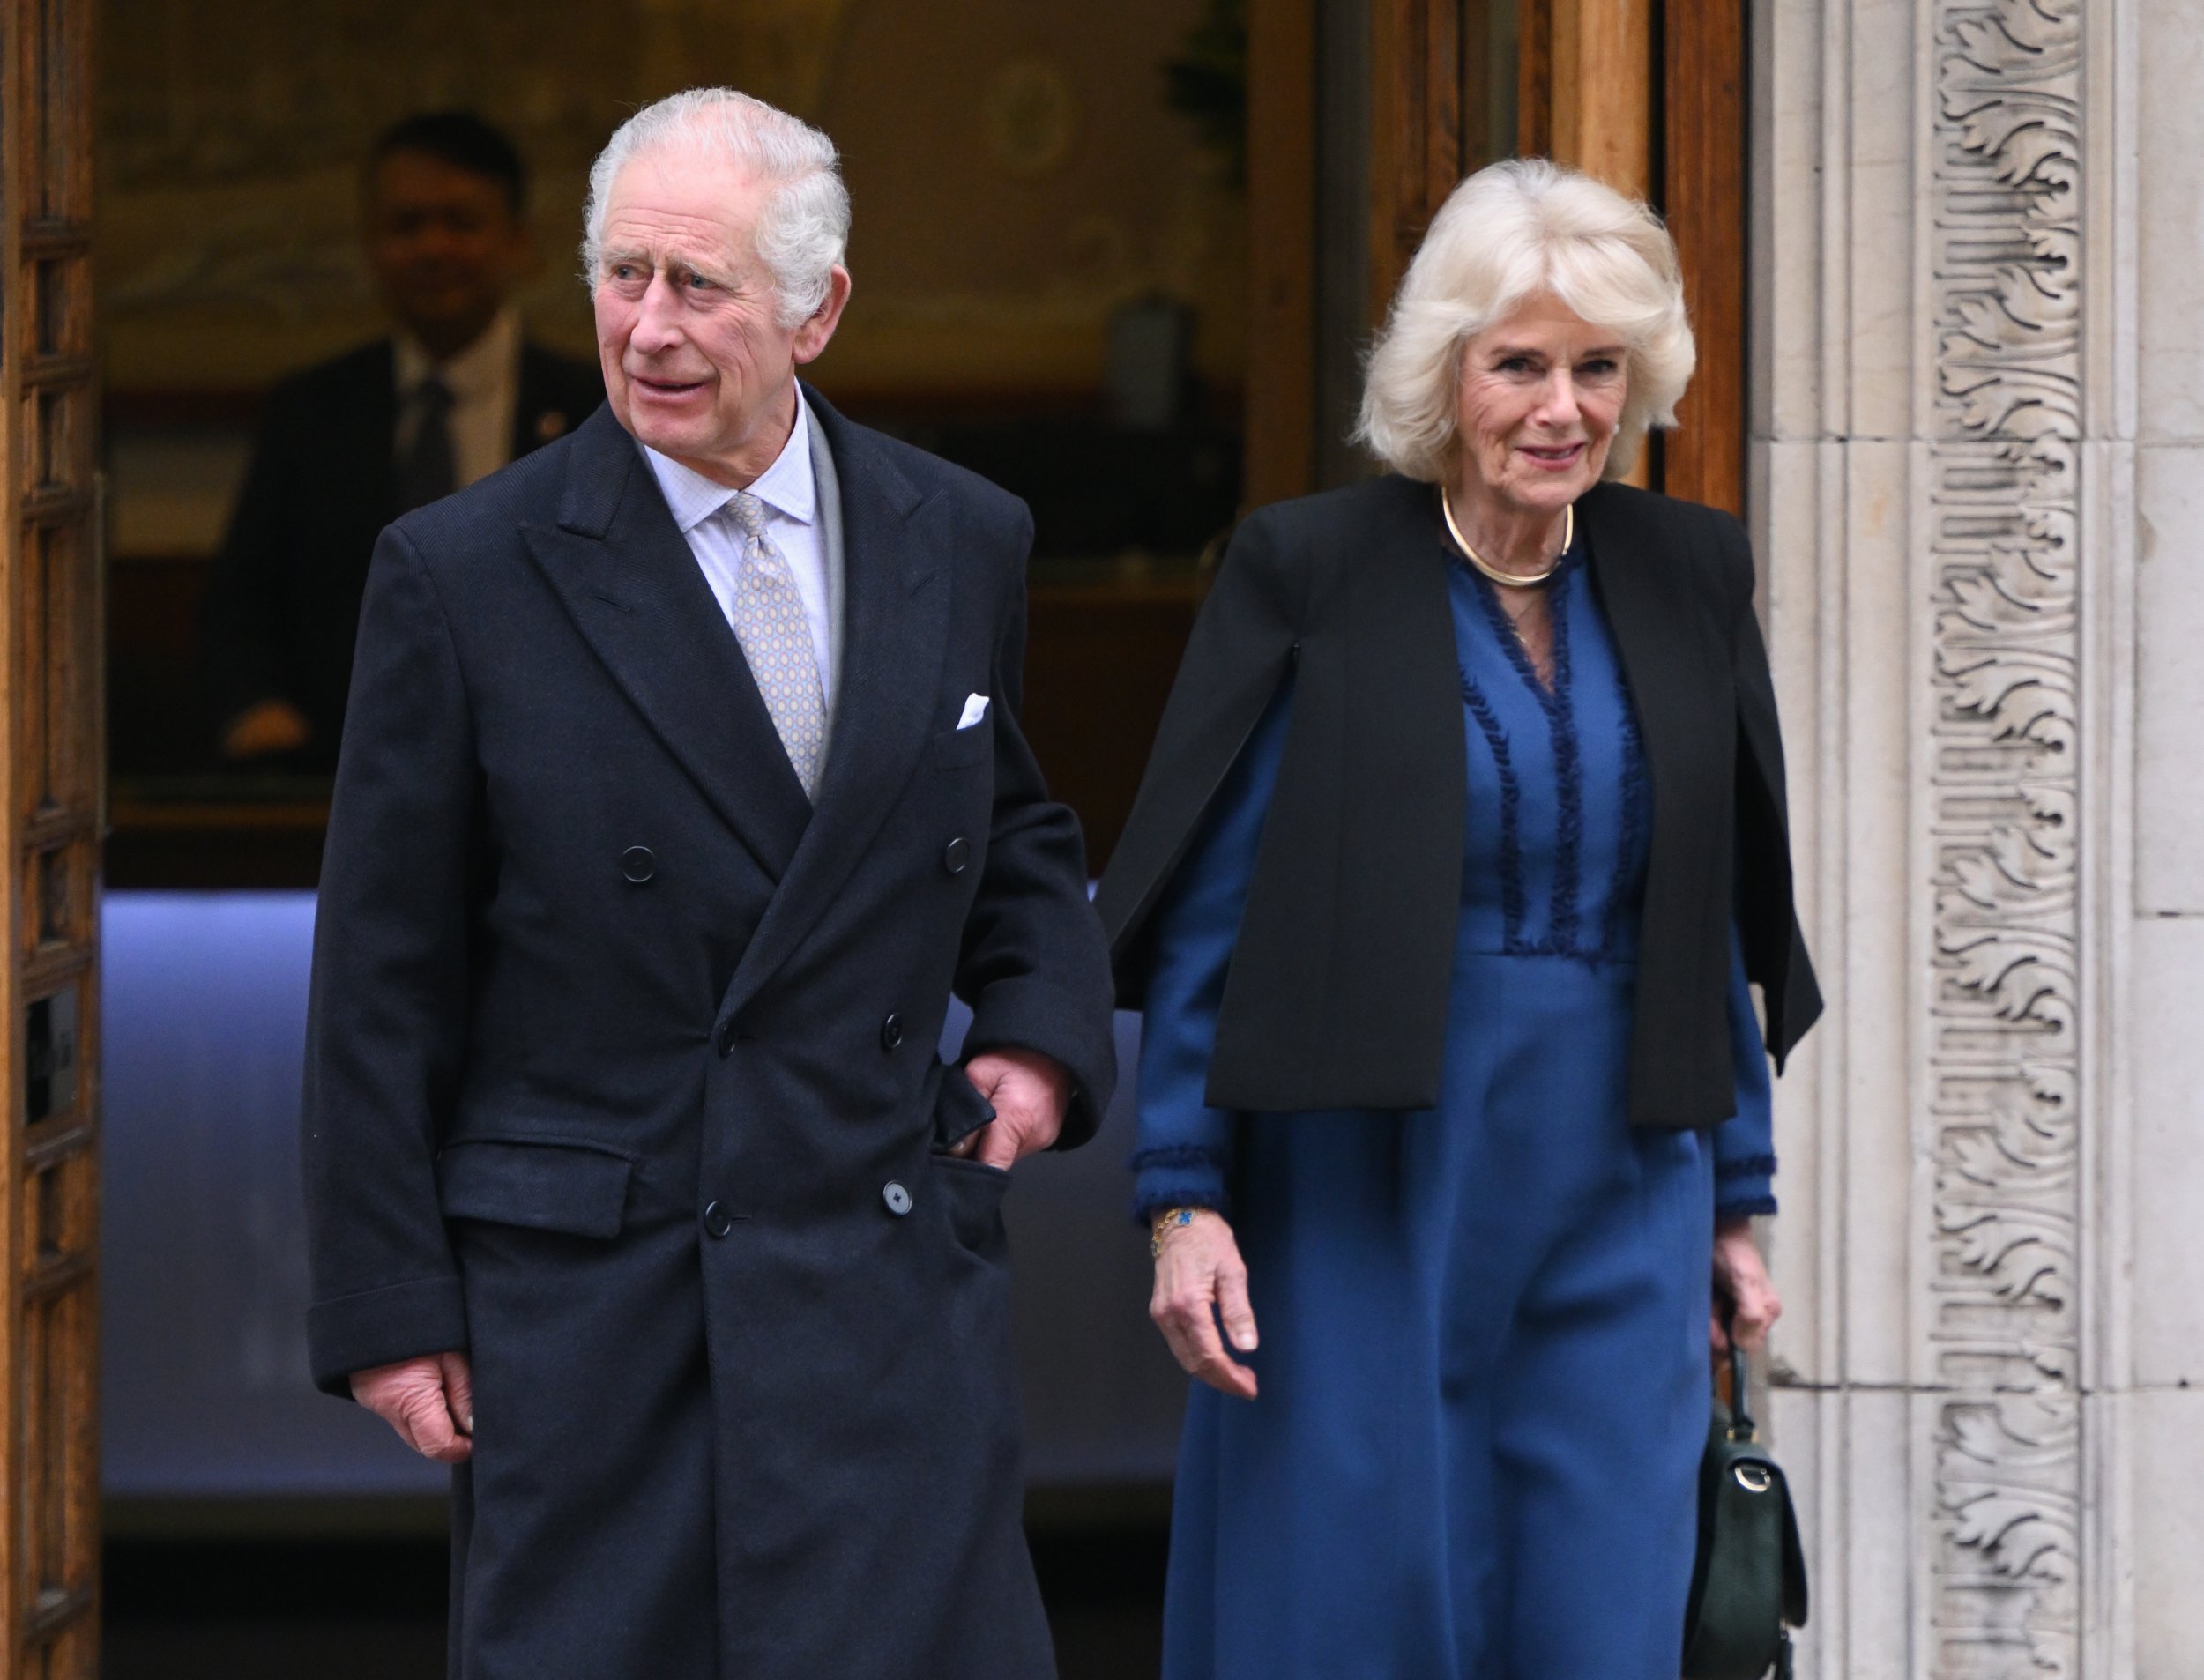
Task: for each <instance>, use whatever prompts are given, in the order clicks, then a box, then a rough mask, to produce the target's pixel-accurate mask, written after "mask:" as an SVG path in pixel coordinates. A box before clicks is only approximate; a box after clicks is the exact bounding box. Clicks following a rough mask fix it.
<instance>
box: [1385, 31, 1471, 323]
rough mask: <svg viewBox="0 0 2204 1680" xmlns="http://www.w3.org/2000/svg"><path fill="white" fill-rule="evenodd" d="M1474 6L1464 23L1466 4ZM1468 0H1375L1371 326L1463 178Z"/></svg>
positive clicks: (1467, 150)
mask: <svg viewBox="0 0 2204 1680" xmlns="http://www.w3.org/2000/svg"><path fill="white" fill-rule="evenodd" d="M1465 10H1466V11H1471V13H1473V14H1475V19H1472V20H1471V21H1470V24H1469V27H1468V28H1467V29H1466V30H1465V27H1464V23H1465V19H1464V18H1463V12H1464V11H1465ZM1482 12H1483V8H1482V7H1481V6H1479V5H1477V4H1475V0H1376V4H1375V10H1374V18H1373V24H1374V29H1375V40H1374V48H1375V54H1374V61H1375V64H1376V71H1377V74H1376V79H1375V82H1374V86H1373V99H1372V102H1371V103H1372V110H1371V129H1372V142H1373V144H1372V146H1371V158H1370V177H1371V179H1370V213H1371V223H1370V258H1371V266H1370V299H1371V308H1372V312H1373V320H1372V324H1373V325H1375V324H1376V322H1377V320H1379V319H1381V318H1382V316H1383V314H1384V311H1385V309H1386V308H1387V307H1388V306H1389V304H1390V303H1391V301H1392V298H1393V294H1394V293H1395V292H1396V291H1397V290H1398V289H1399V287H1400V283H1401V276H1402V275H1403V274H1404V273H1405V272H1406V271H1407V269H1408V264H1409V259H1410V258H1411V257H1413V256H1415V254H1416V248H1417V246H1418V245H1420V244H1421V243H1422V242H1423V237H1424V231H1425V229H1426V228H1427V227H1430V226H1431V219H1432V217H1433V214H1434V213H1436V212H1437V211H1438V208H1439V206H1440V205H1441V204H1444V203H1445V202H1446V197H1447V195H1448V193H1450V192H1452V191H1453V190H1454V189H1455V187H1456V184H1457V183H1458V182H1460V181H1461V179H1462V176H1463V167H1464V160H1465V159H1468V158H1471V157H1474V156H1475V155H1476V152H1477V150H1478V148H1476V147H1474V146H1472V145H1466V144H1465V137H1464V135H1463V111H1464V100H1463V82H1464V80H1465V73H1464V66H1463V36H1464V34H1465V33H1482V32H1481V30H1480V29H1479V28H1478V22H1477V21H1476V19H1481V16H1482Z"/></svg>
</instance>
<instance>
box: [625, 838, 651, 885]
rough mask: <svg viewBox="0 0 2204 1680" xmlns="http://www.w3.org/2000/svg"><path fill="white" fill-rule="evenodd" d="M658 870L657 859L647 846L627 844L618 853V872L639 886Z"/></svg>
mask: <svg viewBox="0 0 2204 1680" xmlns="http://www.w3.org/2000/svg"><path fill="white" fill-rule="evenodd" d="M657 871H658V859H656V858H653V857H652V855H651V848H650V847H648V846H629V848H628V849H627V850H626V851H623V852H622V853H621V854H620V873H622V874H623V875H625V876H627V878H628V879H629V881H633V882H635V884H636V885H637V886H638V887H640V886H641V885H642V884H643V883H644V881H648V880H650V879H651V877H652V875H653V874H654V873H657Z"/></svg>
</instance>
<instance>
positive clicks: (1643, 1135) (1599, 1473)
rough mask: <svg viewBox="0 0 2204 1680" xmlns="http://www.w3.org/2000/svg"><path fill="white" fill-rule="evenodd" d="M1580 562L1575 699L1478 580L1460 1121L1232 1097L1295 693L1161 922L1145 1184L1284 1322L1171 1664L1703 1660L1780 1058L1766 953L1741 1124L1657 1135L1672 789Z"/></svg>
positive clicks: (1350, 1672) (1204, 1436) (1469, 598)
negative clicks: (1643, 947) (1246, 939)
mask: <svg viewBox="0 0 2204 1680" xmlns="http://www.w3.org/2000/svg"><path fill="white" fill-rule="evenodd" d="M1450 587H1451V597H1452V606H1453V612H1454V619H1455V633H1456V647H1457V650H1458V652H1459V656H1460V659H1461V665H1462V676H1463V706H1464V709H1465V714H1464V715H1465V723H1466V729H1465V734H1466V736H1467V740H1468V753H1469V812H1468V819H1469V820H1468V829H1467V839H1466V846H1465V851H1466V855H1465V857H1464V859H1463V888H1462V908H1461V920H1460V929H1459V933H1458V936H1457V940H1456V955H1455V962H1454V975H1453V982H1452V990H1451V1000H1450V1006H1449V1007H1450V1021H1449V1026H1448V1044H1447V1054H1446V1065H1445V1074H1444V1082H1443V1089H1442V1093H1441V1099H1440V1103H1439V1105H1438V1106H1437V1107H1436V1108H1433V1109H1429V1110H1419V1111H1410V1112H1400V1111H1393V1112H1367V1111H1364V1112H1334V1113H1296V1114H1261V1115H1247V1116H1240V1115H1235V1114H1232V1113H1227V1112H1223V1111H1217V1110H1214V1109H1210V1108H1208V1107H1206V1106H1205V1105H1204V1104H1203V1086H1204V1082H1205V1080H1206V1075H1207V1071H1208V1064H1209V1058H1210V1050H1211V1047H1212V1045H1213V1044H1214V1041H1215V1029H1216V1022H1217V1006H1218V1002H1219V1000H1220V998H1221V996H1222V992H1223V986H1224V978H1225V968H1226V966H1227V963H1228V960H1229V957H1230V955H1231V949H1232V940H1233V939H1234V937H1235V935H1236V933H1237V929H1238V926H1239V922H1240V912H1241V910H1242V908H1243V907H1244V904H1245V902H1246V898H1247V888H1248V882H1249V880H1250V876H1251V873H1252V870H1253V866H1254V861H1255V849H1256V845H1257V844H1258V842H1259V840H1260V837H1261V834H1262V820H1263V814H1264V812H1265V810H1266V808H1267V806H1268V801H1269V797H1270V789H1271V788H1272V786H1273V785H1274V784H1275V782H1276V779H1277V766H1278V762H1279V759H1280V757H1281V756H1282V755H1283V751H1284V739H1285V725H1286V718H1287V714H1288V712H1289V710H1290V709H1291V704H1292V696H1291V694H1290V692H1288V693H1284V694H1281V695H1280V696H1279V698H1278V699H1277V701H1276V702H1273V704H1272V705H1271V707H1270V711H1269V713H1268V714H1267V715H1266V716H1265V717H1264V719H1263V721H1262V724H1261V725H1260V726H1259V727H1258V729H1257V730H1256V732H1255V735H1254V736H1253V737H1252V738H1251V740H1249V743H1248V745H1247V749H1246V750H1245V751H1244V752H1243V753H1242V755H1241V756H1240V760H1239V762H1237V764H1236V765H1235V767H1234V769H1233V772H1232V777H1230V778H1229V780H1228V781H1227V783H1226V784H1225V787H1224V789H1222V790H1221V791H1220V794H1219V797H1218V799H1217V803H1216V805H1215V807H1213V808H1212V810H1211V811H1210V814H1209V815H1208V816H1207V818H1206V819H1205V821H1204V826H1203V831H1202V833H1201V835H1200V836H1199V837H1198V838H1197V841H1196V843H1195V848H1194V850H1193V851H1192V852H1191V854H1190V855H1189V857H1188V860H1187V861H1186V863H1185V864H1184V865H1182V866H1181V867H1180V871H1179V873H1178V874H1177V876H1176V877H1175V879H1174V881H1173V886H1172V888H1171V891H1170V895H1169V896H1168V898H1167V899H1166V901H1165V903H1164V904H1163V905H1162V907H1161V908H1160V911H1159V917H1158V936H1157V940H1156V951H1157V957H1156V962H1155V966H1154V969H1153V971H1152V973H1151V976H1150V984H1149V988H1148V1007H1147V1015H1146V1021H1145V1026H1144V1030H1143V1044H1142V1055H1141V1068H1140V1104H1139V1114H1140V1121H1139V1125H1140V1134H1139V1145H1138V1152H1137V1153H1136V1156H1135V1158H1134V1166H1135V1170H1136V1175H1137V1189H1136V1202H1137V1204H1138V1207H1139V1209H1140V1211H1141V1212H1142V1213H1143V1215H1146V1214H1148V1213H1150V1212H1152V1211H1153V1210H1155V1209H1157V1208H1163V1207H1168V1206H1173V1205H1182V1204H1183V1205H1195V1206H1204V1207H1214V1208H1222V1209H1223V1210H1224V1211H1225V1213H1226V1214H1227V1215H1228V1216H1229V1217H1230V1218H1231V1219H1232V1223H1233V1228H1234V1231H1235V1234H1236V1236H1237V1237H1238V1239H1239V1242H1240V1249H1241V1253H1242V1255H1243V1256H1244V1258H1245V1259H1246V1260H1247V1267H1248V1276H1249V1290H1250V1293H1251V1296H1252V1299H1253V1305H1254V1307H1255V1316H1256V1322H1257V1326H1258V1328H1259V1331H1260V1333H1261V1336H1262V1345H1261V1347H1260V1349H1259V1350H1258V1351H1257V1352H1255V1354H1254V1355H1253V1356H1251V1357H1250V1358H1249V1360H1248V1363H1249V1364H1251V1365H1252V1366H1253V1367H1254V1368H1255V1372H1256V1373H1257V1376H1258V1379H1259V1382H1260V1386H1261V1393H1260V1394H1259V1396H1258V1397H1257V1398H1256V1399H1255V1401H1253V1402H1247V1401H1236V1400H1230V1399H1227V1398H1225V1396H1223V1395H1221V1394H1217V1392H1215V1391H1214V1390H1212V1389H1210V1388H1208V1387H1206V1386H1202V1385H1199V1384H1195V1385H1193V1386H1192V1389H1191V1398H1190V1400H1189V1402H1188V1412H1187V1422H1186V1433H1185V1439H1184V1443H1183V1446H1182V1449H1181V1453H1180V1467H1179V1479H1178V1487H1177V1497H1176V1504H1175V1507H1174V1513H1173V1528H1172V1546H1171V1565H1170V1576H1169V1587H1168V1594H1167V1602H1166V1611H1165V1661H1164V1675H1165V1680H1302V1677H1306V1680H1355V1677H1357V1676H1369V1677H1370V1680H1380V1677H1381V1676H1382V1677H1383V1680H1556V1677H1557V1676H1570V1677H1571V1680H1577V1677H1579V1676H1582V1677H1583V1680H1591V1677H1592V1676H1597V1680H1675V1676H1676V1672H1677V1667H1678V1662H1679V1656H1680V1653H1681V1647H1682V1637H1683V1636H1682V1627H1683V1610H1684V1597H1685V1594H1686V1590H1687V1585H1688V1582H1689V1577H1690V1570H1691V1556H1692V1547H1693V1537H1694V1497H1695V1496H1694V1475H1695V1471H1696V1467H1697V1463H1698V1459H1699V1454H1700V1451H1701V1446H1702V1445H1703V1443H1704V1440H1705V1435H1706V1426H1707V1407H1708V1388H1707V1369H1708V1366H1707V1328H1706V1325H1707V1310H1708V1294H1709V1269H1710V1268H1709V1251H1710V1245H1711V1242H1712V1235H1713V1225H1714V1221H1715V1218H1716V1212H1717V1207H1719V1209H1720V1211H1721V1212H1723V1213H1724V1214H1730V1213H1750V1212H1762V1211H1772V1210H1773V1208H1774V1206H1775V1204H1774V1201H1773V1198H1772V1196H1771V1194H1770V1176H1771V1175H1772V1173H1773V1171H1774V1166H1775V1163H1774V1160H1773V1158H1772V1151H1771V1148H1770V1143H1769V1135H1770V1134H1769V1118H1768V1071H1767V1064H1766V1060H1765V1058H1764V1055H1763V1053H1762V1052H1761V1045H1760V1037H1759V1033H1758V1030H1757V1029H1756V1027H1755V1025H1754V1015H1753V1007H1752V1000H1751V996H1750V993H1749V992H1748V991H1747V989H1746V982H1745V978H1744V970H1743V964H1742V961H1741V959H1740V958H1739V956H1738V955H1737V954H1736V952H1735V949H1734V946H1735V941H1734V937H1733V940H1732V946H1733V951H1732V960H1731V970H1732V973H1731V1038H1732V1041H1733V1043H1734V1045H1735V1053H1734V1059H1735V1062H1736V1065H1737V1077H1738V1104H1739V1111H1738V1115H1737V1118H1735V1119H1732V1120H1731V1121H1730V1122H1728V1123H1727V1124H1726V1125H1724V1126H1718V1127H1716V1128H1713V1130H1712V1131H1711V1133H1708V1132H1688V1131H1687V1132H1672V1131H1657V1130H1648V1129H1642V1128H1636V1129H1634V1128H1633V1127H1631V1126H1629V1125H1628V1124H1627V1120H1626V1118H1625V1116H1626V1112H1627V1110H1626V1104H1625V1089H1626V1077H1627V1059H1628V1045H1629V1040H1630V1021H1631V992H1632V986H1633V985H1634V980H1635V973H1636V939H1637V921H1638V910H1639V906H1640V902H1641V898H1642V890H1643V882H1644V875H1645V854H1646V836H1647V835H1648V833H1649V826H1650V825H1649V821H1648V814H1649V813H1648V799H1649V793H1648V790H1647V787H1646V784H1645V778H1644V774H1643V770H1642V763H1641V761H1640V757H1639V752H1638V746H1637V735H1636V729H1635V725H1634V721H1633V717H1632V713H1631V709H1630V702H1629V697H1628V695H1627V692H1626V691H1625V689H1624V687H1623V683H1622V679H1621V675H1620V671H1619V665H1618V664H1617V661H1616V658H1615V653H1614V649H1613V645H1612V642H1611V641H1610V639H1609V636H1608V633H1607V628H1606V625H1605V621H1604V619H1603V617H1602V615H1601V613H1600V612H1599V608H1598V604H1597V600H1596V599H1595V598H1594V596H1593V592H1592V590H1591V588H1590V584H1589V581H1588V579H1587V576H1586V575H1585V573H1584V570H1583V569H1582V554H1581V552H1576V553H1573V554H1571V555H1570V556H1569V557H1568V561H1567V564H1566V565H1565V568H1564V570H1563V571H1562V572H1561V574H1560V575H1559V576H1557V577H1556V579H1555V581H1554V582H1553V584H1552V585H1551V589H1552V610H1553V617H1554V638H1553V666H1554V670H1553V686H1552V690H1551V691H1549V690H1547V689H1546V688H1544V687H1542V686H1541V684H1540V683H1539V681H1538V678H1537V676H1536V674H1535V673H1534V672H1533V671H1532V669H1531V667H1530V664H1529V662H1528V661H1527V660H1526V659H1525V658H1524V657H1523V651H1522V649H1521V647H1520V644H1519V643H1517V641H1516V639H1515V635H1514V632H1513V630H1512V629H1511V628H1509V626H1508V623H1507V621H1506V618H1505V616H1504V614H1503V613H1502V612H1501V609H1500V604H1499V601H1498V599H1497V598H1496V597H1495V595H1494V594H1493V591H1492V590H1491V588H1490V586H1489V585H1487V584H1485V583H1484V582H1483V581H1482V580H1480V579H1478V577H1477V576H1475V575H1474V574H1473V573H1471V572H1470V571H1469V570H1468V569H1466V568H1463V567H1458V566H1457V567H1456V571H1455V576H1454V577H1453V579H1452V583H1451V585H1450Z"/></svg>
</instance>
